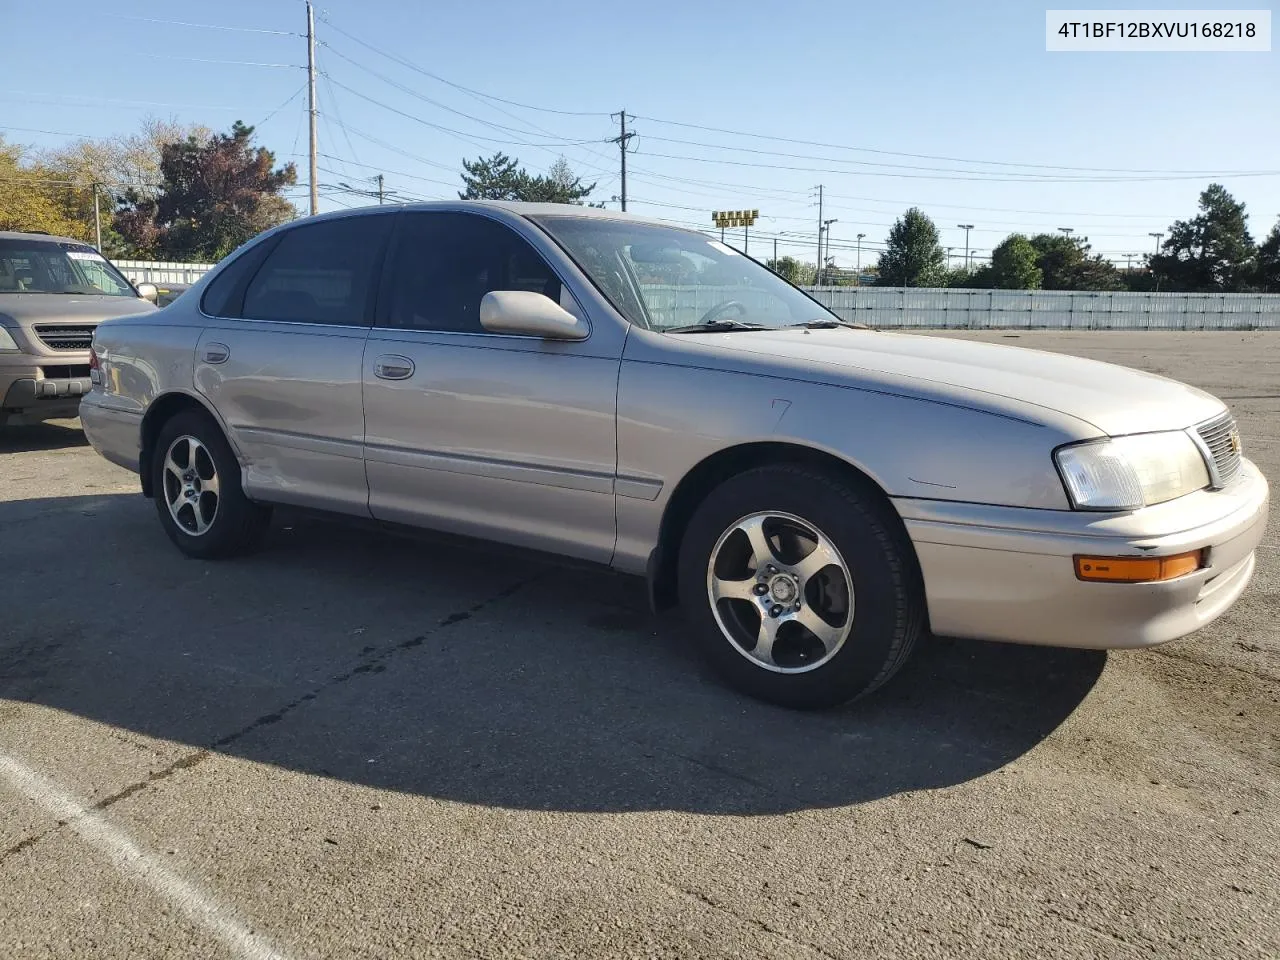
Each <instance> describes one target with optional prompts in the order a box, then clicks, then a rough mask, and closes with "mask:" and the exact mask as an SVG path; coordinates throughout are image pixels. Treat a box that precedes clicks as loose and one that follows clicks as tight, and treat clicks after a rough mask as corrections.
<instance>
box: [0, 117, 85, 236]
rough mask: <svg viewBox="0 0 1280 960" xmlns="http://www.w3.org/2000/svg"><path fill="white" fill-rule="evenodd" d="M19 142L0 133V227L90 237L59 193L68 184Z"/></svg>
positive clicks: (0, 228)
mask: <svg viewBox="0 0 1280 960" xmlns="http://www.w3.org/2000/svg"><path fill="white" fill-rule="evenodd" d="M57 179H58V178H57V177H55V176H54V175H53V172H52V171H50V170H48V169H46V168H45V167H43V166H41V165H40V164H39V162H38V161H36V160H35V158H33V157H31V156H30V154H29V153H28V152H27V151H26V150H25V149H24V148H23V147H21V146H19V145H18V144H12V143H6V142H5V139H4V137H3V136H0V230H42V231H44V232H45V233H52V234H58V235H60V236H71V237H75V238H76V239H78V240H87V239H89V238H88V237H87V236H86V235H85V233H84V230H83V225H82V224H77V223H75V222H74V221H71V220H68V219H67V217H66V215H65V213H64V203H63V201H62V199H61V197H60V194H63V193H65V192H66V190H67V185H66V184H60V183H56V182H53V181H56V180H57Z"/></svg>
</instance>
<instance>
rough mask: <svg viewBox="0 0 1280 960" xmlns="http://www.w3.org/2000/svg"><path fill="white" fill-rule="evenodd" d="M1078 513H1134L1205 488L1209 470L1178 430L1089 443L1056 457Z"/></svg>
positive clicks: (1192, 443) (1064, 450)
mask: <svg viewBox="0 0 1280 960" xmlns="http://www.w3.org/2000/svg"><path fill="white" fill-rule="evenodd" d="M1053 456H1054V459H1055V460H1056V461H1057V464H1058V472H1059V473H1061V474H1062V482H1063V485H1064V486H1065V487H1066V488H1067V496H1069V497H1070V498H1071V505H1072V506H1073V507H1075V509H1077V510H1137V509H1138V508H1139V507H1146V506H1150V505H1151V504H1153V503H1164V502H1165V501H1166V500H1173V499H1175V498H1177V497H1181V496H1183V495H1184V494H1187V493H1192V492H1193V491H1196V490H1202V489H1204V488H1205V487H1207V486H1208V485H1209V468H1208V467H1207V466H1206V465H1205V462H1204V457H1202V456H1201V455H1200V450H1199V448H1198V447H1196V444H1195V441H1194V440H1192V439H1191V436H1190V434H1187V433H1185V432H1184V431H1181V430H1174V431H1169V432H1167V433H1140V434H1134V435H1133V436H1128V437H1112V438H1111V439H1109V440H1090V441H1086V442H1085V443H1077V444H1073V445H1071V446H1069V447H1060V448H1058V450H1057V451H1055V452H1054V455H1053Z"/></svg>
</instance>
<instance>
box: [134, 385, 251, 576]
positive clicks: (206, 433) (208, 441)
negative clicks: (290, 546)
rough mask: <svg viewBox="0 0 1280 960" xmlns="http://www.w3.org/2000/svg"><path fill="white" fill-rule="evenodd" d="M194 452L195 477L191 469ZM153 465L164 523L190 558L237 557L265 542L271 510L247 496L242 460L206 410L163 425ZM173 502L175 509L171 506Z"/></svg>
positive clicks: (153, 481)
mask: <svg viewBox="0 0 1280 960" xmlns="http://www.w3.org/2000/svg"><path fill="white" fill-rule="evenodd" d="M193 444H194V446H193ZM193 450H195V451H196V452H195V458H196V459H195V468H196V469H195V471H194V474H195V475H192V471H191V470H190V467H191V464H190V455H191V452H192V451H193ZM175 468H176V469H175ZM150 469H151V491H152V496H153V498H154V500H155V503H156V512H157V513H158V514H159V516H160V524H161V526H163V527H164V531H165V533H167V534H168V535H169V539H170V540H172V541H173V542H174V544H175V545H176V546H177V547H178V549H179V550H181V551H182V552H183V553H185V554H186V555H187V556H189V557H197V558H199V559H201V560H215V559H222V558H225V557H233V556H237V555H239V554H243V553H247V552H249V551H251V550H253V549H254V548H255V547H257V546H258V545H259V544H260V543H261V542H262V537H263V535H264V534H265V533H266V532H267V527H268V526H269V525H270V523H271V509H270V508H269V507H265V506H262V505H260V504H257V503H254V502H253V501H251V500H250V499H249V498H248V497H246V496H245V495H244V490H243V489H242V487H241V485H240V463H239V461H238V460H237V459H236V456H235V454H234V453H233V452H232V451H231V446H230V444H228V443H227V439H226V437H224V436H223V434H222V430H221V428H220V427H219V426H218V424H217V422H216V421H215V420H214V419H213V417H211V416H210V415H209V414H207V413H205V412H204V411H203V410H184V411H182V412H181V413H178V414H176V415H175V416H173V417H171V418H170V419H169V420H167V421H166V422H165V423H164V425H163V426H162V427H161V428H160V432H159V434H158V435H157V437H156V444H155V448H154V449H153V450H152V453H151V465H150ZM211 481H212V482H211ZM192 493H194V496H192V495H191V494H192ZM179 498H181V499H179ZM171 503H177V507H175V508H174V509H171V508H170V504H171ZM197 511H198V512H197ZM175 513H176V516H175Z"/></svg>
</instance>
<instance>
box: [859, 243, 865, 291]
mask: <svg viewBox="0 0 1280 960" xmlns="http://www.w3.org/2000/svg"><path fill="white" fill-rule="evenodd" d="M865 236H866V234H865V233H860V234H858V283H859V284H861V283H862V238H863V237H865Z"/></svg>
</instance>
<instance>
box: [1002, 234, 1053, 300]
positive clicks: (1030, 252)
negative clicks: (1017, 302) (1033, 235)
mask: <svg viewBox="0 0 1280 960" xmlns="http://www.w3.org/2000/svg"><path fill="white" fill-rule="evenodd" d="M1037 259H1038V254H1037V252H1036V248H1035V247H1034V246H1032V245H1031V241H1030V240H1028V239H1027V238H1026V237H1025V236H1024V235H1023V234H1021V233H1011V234H1009V236H1007V237H1005V238H1004V239H1003V240H1002V241H1000V243H999V244H998V245H997V246H996V248H995V249H994V250H992V251H991V267H990V285H991V286H992V287H995V288H997V289H1000V290H1037V289H1039V287H1040V282H1041V281H1042V280H1043V279H1044V272H1043V271H1042V270H1041V269H1040V267H1039V266H1037V265H1036V260H1037Z"/></svg>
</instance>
